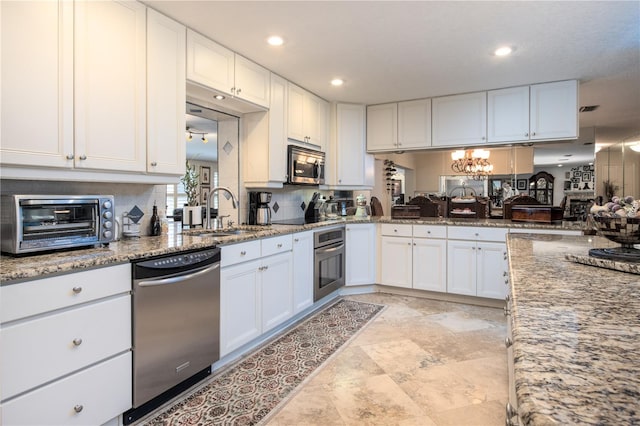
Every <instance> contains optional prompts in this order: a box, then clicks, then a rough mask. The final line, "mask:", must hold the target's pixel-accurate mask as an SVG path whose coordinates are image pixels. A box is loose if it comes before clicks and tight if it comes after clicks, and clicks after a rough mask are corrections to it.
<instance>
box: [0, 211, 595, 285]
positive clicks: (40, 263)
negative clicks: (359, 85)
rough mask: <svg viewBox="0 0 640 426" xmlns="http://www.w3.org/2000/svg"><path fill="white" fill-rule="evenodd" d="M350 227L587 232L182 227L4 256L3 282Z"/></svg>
mask: <svg viewBox="0 0 640 426" xmlns="http://www.w3.org/2000/svg"><path fill="white" fill-rule="evenodd" d="M345 223H402V224H422V225H424V224H427V225H449V226H465V225H466V226H488V227H508V228H520V229H532V230H533V229H565V230H567V229H570V230H582V226H583V224H582V223H581V222H563V223H562V224H540V223H524V222H511V221H510V220H503V219H464V218H463V219H451V218H423V219H419V220H416V219H394V218H391V217H390V216H383V217H372V218H356V217H353V216H349V217H348V218H340V219H337V220H329V221H324V222H319V223H314V224H306V225H272V226H267V227H265V226H241V227H240V228H242V229H250V230H254V231H256V232H251V233H245V234H239V235H230V236H225V237H210V236H202V233H203V232H202V231H203V230H202V229H199V230H198V229H195V230H189V231H187V230H184V231H183V230H182V229H181V227H180V225H179V224H176V225H175V226H173V227H170V228H169V233H168V234H167V235H162V236H159V237H149V236H144V237H140V238H133V239H122V240H120V241H116V242H112V243H110V244H109V246H108V247H101V248H86V249H77V250H70V251H59V252H54V253H49V254H36V255H33V256H22V257H12V256H5V255H3V256H0V283H2V284H5V283H14V282H19V281H23V280H28V279H33V278H41V277H43V276H46V275H51V274H61V273H65V272H73V271H79V270H82V269H87V268H93V267H100V266H107V265H112V264H117V263H126V262H129V261H131V260H134V259H141V258H145V257H151V256H158V255H163V254H170V253H177V252H180V251H185V250H192V249H199V248H206V247H212V246H217V245H220V246H224V245H225V244H233V243H238V242H242V241H249V240H253V239H258V238H265V237H271V236H275V235H282V234H290V233H294V232H300V231H304V230H308V229H316V228H320V227H326V226H331V225H338V224H345Z"/></svg>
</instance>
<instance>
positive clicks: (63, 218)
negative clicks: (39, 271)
mask: <svg viewBox="0 0 640 426" xmlns="http://www.w3.org/2000/svg"><path fill="white" fill-rule="evenodd" d="M1 208H2V225H1V228H0V230H1V232H2V239H1V241H2V242H1V248H2V251H3V252H5V253H12V254H26V253H33V252H40V251H47V250H58V249H68V248H73V247H82V246H91V245H97V244H107V243H109V242H110V241H112V240H113V235H114V218H115V208H114V203H113V196H112V195H3V196H2V198H1Z"/></svg>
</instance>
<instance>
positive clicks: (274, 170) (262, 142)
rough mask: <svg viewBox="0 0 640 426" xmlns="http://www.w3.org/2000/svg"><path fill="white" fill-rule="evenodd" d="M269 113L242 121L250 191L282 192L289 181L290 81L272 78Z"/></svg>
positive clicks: (273, 76) (274, 75)
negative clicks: (288, 101)
mask: <svg viewBox="0 0 640 426" xmlns="http://www.w3.org/2000/svg"><path fill="white" fill-rule="evenodd" d="M270 96H271V100H270V105H271V106H270V108H269V111H267V112H265V111H262V112H253V113H249V114H245V115H244V116H243V117H242V126H243V130H244V137H245V139H244V140H245V143H246V147H247V149H246V150H243V153H244V154H243V155H244V159H245V168H244V184H245V186H246V187H247V188H282V185H283V183H284V182H286V181H287V176H286V173H287V109H286V108H287V81H286V80H285V79H284V78H282V77H279V76H277V75H276V74H273V73H272V74H271V95H270Z"/></svg>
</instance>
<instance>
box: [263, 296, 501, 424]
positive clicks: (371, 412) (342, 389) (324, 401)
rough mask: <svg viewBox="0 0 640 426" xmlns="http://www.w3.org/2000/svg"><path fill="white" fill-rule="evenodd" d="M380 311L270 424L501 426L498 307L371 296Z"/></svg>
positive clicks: (355, 297) (357, 298) (361, 298)
mask: <svg viewBox="0 0 640 426" xmlns="http://www.w3.org/2000/svg"><path fill="white" fill-rule="evenodd" d="M348 298H351V299H354V300H361V301H364V302H372V303H382V304H385V305H387V308H386V310H385V311H384V312H383V313H382V314H381V315H380V316H378V317H377V318H376V319H375V320H374V321H373V322H372V323H371V324H370V325H369V326H368V327H367V328H366V329H365V330H364V331H362V332H361V333H360V334H359V335H358V336H357V337H356V338H355V339H354V340H352V341H351V342H350V343H349V344H348V345H347V346H346V347H345V348H344V349H343V350H342V351H341V352H340V353H338V354H337V355H336V356H335V357H334V358H333V359H332V360H330V361H329V362H328V363H327V364H326V365H325V366H324V367H323V368H322V369H321V370H320V371H318V372H317V373H316V374H315V376H313V378H312V379H311V380H309V381H308V382H307V383H306V384H305V385H304V386H303V387H302V388H301V389H300V390H299V391H298V392H297V394H295V395H294V396H293V397H292V398H291V399H290V400H289V401H288V402H287V404H286V405H285V406H284V407H283V408H282V409H281V410H280V411H279V412H278V413H276V414H274V415H272V416H271V417H270V418H269V419H268V422H267V424H268V425H269V426H285V425H322V426H328V425H420V426H429V425H437V426H445V425H456V426H461V425H465V426H466V425H502V424H504V407H505V404H506V403H507V399H508V396H507V395H508V392H507V387H508V384H507V381H508V378H507V360H506V349H505V347H504V338H505V336H506V320H505V317H504V315H503V312H502V310H500V309H495V308H484V307H477V306H470V305H463V304H456V303H451V302H440V301H433V300H429V299H420V298H415V297H407V296H397V295H389V294H383V293H375V294H368V295H357V296H349V297H348Z"/></svg>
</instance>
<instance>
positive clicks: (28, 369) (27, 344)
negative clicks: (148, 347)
mask: <svg viewBox="0 0 640 426" xmlns="http://www.w3.org/2000/svg"><path fill="white" fill-rule="evenodd" d="M80 339H81V340H80ZM130 348H131V296H129V295H126V296H121V297H117V298H114V299H110V300H106V301H102V302H97V303H95V304H91V305H85V306H82V307H79V308H77V309H71V310H67V311H63V312H60V313H56V314H52V315H46V316H42V317H39V318H37V319H34V320H31V321H25V322H22V323H16V324H14V325H10V326H8V327H3V328H2V348H1V349H0V356H1V359H2V365H1V367H0V372H1V374H2V399H3V400H4V399H6V398H9V397H11V396H13V395H16V394H18V393H20V392H24V391H26V390H29V389H32V388H34V387H36V386H39V385H41V384H42V383H45V382H48V381H50V380H54V379H56V378H58V377H60V376H62V375H64V374H67V373H71V372H73V371H76V370H79V369H81V368H83V367H86V366H88V365H90V364H93V363H95V362H98V361H100V360H102V359H106V358H108V357H110V356H112V355H115V354H117V353H119V352H122V351H125V350H127V349H130Z"/></svg>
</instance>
